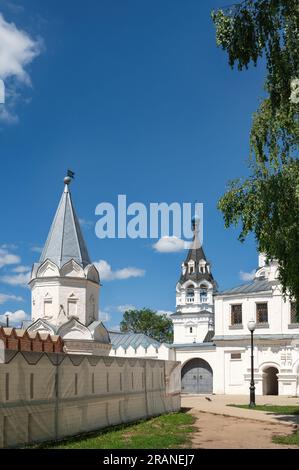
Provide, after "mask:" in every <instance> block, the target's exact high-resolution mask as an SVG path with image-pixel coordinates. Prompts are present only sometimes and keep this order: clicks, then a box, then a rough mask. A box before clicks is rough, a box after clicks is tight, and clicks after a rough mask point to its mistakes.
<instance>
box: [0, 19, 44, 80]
mask: <svg viewBox="0 0 299 470" xmlns="http://www.w3.org/2000/svg"><path fill="white" fill-rule="evenodd" d="M40 52H41V41H40V40H38V41H35V40H34V39H32V38H31V37H30V36H29V35H28V34H27V33H26V32H25V31H22V30H21V29H18V28H17V27H16V25H15V24H14V23H8V22H7V21H5V19H4V17H3V15H2V14H1V13H0V76H1V78H2V79H4V80H5V79H6V78H8V77H14V78H16V79H17V80H18V81H20V82H23V83H25V84H26V85H30V84H31V80H30V76H29V75H28V73H27V72H26V70H25V67H26V65H28V64H30V63H31V62H32V61H33V59H35V57H37V56H38V55H39V54H40Z"/></svg>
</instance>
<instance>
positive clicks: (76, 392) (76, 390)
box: [75, 374, 78, 395]
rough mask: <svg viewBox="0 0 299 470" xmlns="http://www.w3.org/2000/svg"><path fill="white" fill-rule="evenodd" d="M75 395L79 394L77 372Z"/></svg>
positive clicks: (76, 375)
mask: <svg viewBox="0 0 299 470" xmlns="http://www.w3.org/2000/svg"><path fill="white" fill-rule="evenodd" d="M75 395H78V374H75Z"/></svg>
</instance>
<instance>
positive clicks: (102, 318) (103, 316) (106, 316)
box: [99, 310, 111, 322]
mask: <svg viewBox="0 0 299 470" xmlns="http://www.w3.org/2000/svg"><path fill="white" fill-rule="evenodd" d="M110 318H111V317H110V314H109V313H108V312H102V311H101V310H99V320H100V321H103V322H107V321H109V320H110Z"/></svg>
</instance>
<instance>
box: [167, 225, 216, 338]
mask: <svg viewBox="0 0 299 470" xmlns="http://www.w3.org/2000/svg"><path fill="white" fill-rule="evenodd" d="M198 228H199V222H198V220H197V219H196V218H193V219H192V229H193V232H194V237H193V242H192V246H191V248H190V249H189V251H188V255H187V258H186V260H185V261H184V262H183V263H182V267H181V276H180V279H179V281H178V283H177V285H176V312H175V313H174V314H172V320H173V326H174V343H175V344H188V343H202V342H204V341H207V340H208V339H209V338H208V337H209V336H211V335H213V330H214V307H213V294H214V291H215V290H216V288H217V284H216V282H215V281H214V278H213V275H212V273H211V267H210V263H209V262H208V261H207V259H206V257H205V254H204V251H203V248H202V246H201V244H200V241H199V237H198Z"/></svg>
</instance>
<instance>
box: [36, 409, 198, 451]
mask: <svg viewBox="0 0 299 470" xmlns="http://www.w3.org/2000/svg"><path fill="white" fill-rule="evenodd" d="M194 421H195V418H194V417H193V416H192V415H190V414H188V413H184V412H182V411H180V412H176V413H168V414H165V415H161V416H157V417H155V418H151V419H149V420H142V421H138V422H137V423H134V424H125V425H119V426H113V427H110V428H106V429H103V430H100V431H97V432H93V433H88V434H85V435H80V436H75V437H72V438H69V439H67V440H64V441H60V442H54V443H53V442H52V443H44V444H38V445H35V446H31V447H34V448H48V449H174V448H179V447H181V448H182V447H188V446H190V441H191V435H192V432H193V431H194V429H195V428H194V427H193V426H192V424H193V423H194Z"/></svg>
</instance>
